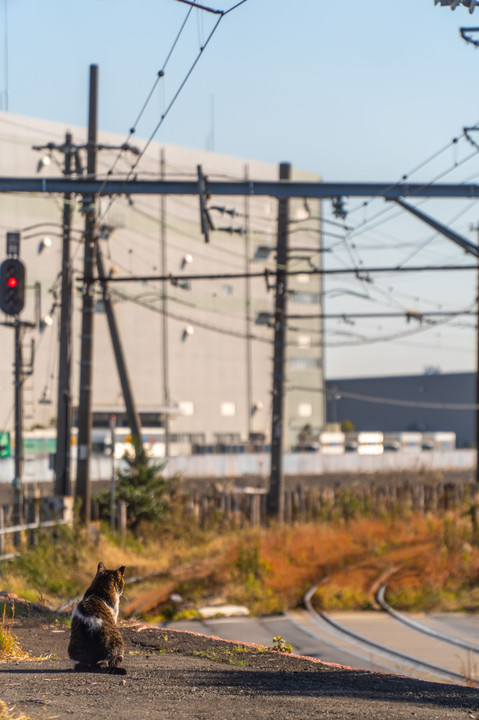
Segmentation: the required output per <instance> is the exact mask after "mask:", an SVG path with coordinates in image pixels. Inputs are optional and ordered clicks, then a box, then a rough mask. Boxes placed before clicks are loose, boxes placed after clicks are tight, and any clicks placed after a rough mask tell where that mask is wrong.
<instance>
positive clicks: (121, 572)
mask: <svg viewBox="0 0 479 720" xmlns="http://www.w3.org/2000/svg"><path fill="white" fill-rule="evenodd" d="M118 572H119V573H120V575H121V576H122V577H123V573H124V572H125V566H124V565H122V566H121V567H120V568H118Z"/></svg>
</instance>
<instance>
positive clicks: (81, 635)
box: [68, 562, 126, 675]
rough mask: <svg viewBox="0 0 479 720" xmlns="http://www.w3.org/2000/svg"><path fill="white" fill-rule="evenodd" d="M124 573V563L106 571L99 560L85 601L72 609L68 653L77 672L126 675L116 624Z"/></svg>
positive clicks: (121, 645) (121, 639) (121, 644)
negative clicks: (73, 661)
mask: <svg viewBox="0 0 479 720" xmlns="http://www.w3.org/2000/svg"><path fill="white" fill-rule="evenodd" d="M124 572H125V566H124V565H122V566H121V567H120V568H118V570H107V569H106V567H105V566H104V565H103V563H102V562H100V563H99V564H98V568H97V572H96V575H95V577H94V578H93V581H92V583H91V585H90V587H89V588H88V590H87V591H86V592H85V594H84V596H83V600H81V602H80V603H78V605H77V606H76V607H75V609H74V610H73V612H72V623H71V634H70V643H69V645H68V655H69V656H70V658H71V659H72V660H75V661H76V662H77V664H76V665H75V667H74V670H76V671H78V672H107V673H112V674H115V675H126V670H125V668H123V667H121V664H122V662H123V648H124V645H123V638H122V636H121V633H120V631H119V629H118V625H117V620H118V612H119V609H120V597H121V594H122V592H123V588H124V586H125V581H124V579H123V574H124Z"/></svg>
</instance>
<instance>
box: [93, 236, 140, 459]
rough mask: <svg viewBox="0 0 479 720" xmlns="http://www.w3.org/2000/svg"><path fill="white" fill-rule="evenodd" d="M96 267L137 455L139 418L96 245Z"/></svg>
mask: <svg viewBox="0 0 479 720" xmlns="http://www.w3.org/2000/svg"><path fill="white" fill-rule="evenodd" d="M96 266H97V270H98V276H99V278H100V282H101V287H102V297H103V305H104V307H105V313H106V317H107V320H108V327H109V329H110V336H111V342H112V344H113V352H114V354H115V360H116V366H117V368H118V375H119V376H120V384H121V389H122V392H123V398H124V400H125V407H126V414H127V416H128V425H129V426H130V430H131V434H132V436H133V447H134V448H135V454H138V451H139V450H140V449H141V447H142V443H141V422H140V416H139V415H138V412H137V410H136V405H135V400H134V398H133V393H132V391H131V385H130V378H129V376H128V371H127V368H126V362H125V357H124V354H123V347H122V344H121V340H120V334H119V332H118V325H117V322H116V317H115V313H114V310H113V305H112V302H111V296H110V292H109V290H108V283H107V280H106V278H105V269H104V267H103V257H102V253H101V249H100V245H99V244H97V245H96Z"/></svg>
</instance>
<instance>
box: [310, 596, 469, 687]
mask: <svg viewBox="0 0 479 720" xmlns="http://www.w3.org/2000/svg"><path fill="white" fill-rule="evenodd" d="M317 589H318V586H317V585H315V586H313V587H312V588H310V589H309V590H308V592H307V593H306V594H305V596H304V604H305V607H306V610H307V611H308V613H309V614H310V616H311V618H312V619H316V621H317V619H318V618H319V619H321V620H323V621H324V622H326V623H327V624H328V625H330V626H331V627H333V628H334V629H335V630H336V631H337V632H339V633H341V634H342V635H344V636H346V637H348V638H352V639H353V640H354V641H355V642H357V643H360V644H362V645H365V646H367V647H369V648H373V649H375V650H377V651H378V652H380V653H382V654H385V655H386V656H390V657H391V658H396V659H397V660H399V661H400V662H401V663H403V664H405V665H406V666H408V667H409V668H411V667H412V668H416V669H422V670H424V671H425V672H428V673H430V674H433V675H435V676H436V677H439V678H443V679H446V680H449V681H450V682H451V681H452V682H454V683H456V684H458V681H459V683H460V684H462V685H463V684H464V683H465V677H464V675H462V674H461V673H456V672H454V671H453V670H447V669H446V668H442V667H440V666H438V665H433V664H432V663H428V662H426V661H425V660H419V659H418V658H415V657H413V656H412V655H406V654H405V653H402V652H398V651H397V650H393V649H391V648H388V647H386V646H385V645H380V644H379V643H376V642H374V641H373V640H369V639H368V638H366V637H364V636H362V635H359V634H358V633H355V632H353V631H352V630H348V629H347V628H345V627H343V626H342V625H341V624H340V623H338V622H336V621H335V620H332V619H331V618H330V617H328V615H326V614H325V613H318V612H316V610H315V609H314V607H313V604H312V602H311V600H312V597H313V595H314V593H315V592H316V590H317ZM442 640H443V642H446V643H447V642H448V641H447V640H446V639H445V638H443V639H442Z"/></svg>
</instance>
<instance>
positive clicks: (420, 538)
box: [0, 510, 479, 652]
mask: <svg viewBox="0 0 479 720" xmlns="http://www.w3.org/2000/svg"><path fill="white" fill-rule="evenodd" d="M188 531H189V529H188V528H185V529H184V532H183V535H181V534H180V532H179V531H178V533H177V534H176V536H175V537H174V538H173V539H168V536H166V537H164V536H163V537H158V535H155V538H154V539H153V540H151V541H146V542H145V541H142V542H141V543H140V542H139V541H138V540H135V538H129V539H128V541H127V542H126V544H123V545H121V544H119V543H118V541H117V540H115V539H114V538H109V537H108V535H100V536H99V538H98V539H97V540H96V541H95V542H88V541H87V539H86V538H84V537H83V536H79V535H75V536H68V535H66V534H65V535H64V536H62V537H60V538H59V539H58V540H57V544H56V545H55V544H53V543H51V542H46V543H45V544H44V545H43V546H41V547H37V548H33V549H32V550H31V551H29V552H28V553H27V555H26V556H25V557H24V558H23V559H22V562H21V563H17V564H13V565H12V566H11V567H9V568H6V570H5V573H6V574H5V575H4V578H3V581H4V582H3V589H5V590H9V591H13V592H16V593H17V594H18V595H19V596H21V597H27V599H29V600H33V601H35V600H36V601H38V600H39V599H40V598H43V601H44V602H45V604H49V605H50V606H51V607H55V605H57V604H59V603H61V602H63V601H65V600H67V599H69V598H71V597H74V596H75V595H78V594H80V593H81V592H83V591H84V589H85V587H86V586H87V585H88V584H89V582H90V581H91V577H92V574H93V573H94V572H95V569H96V565H97V563H98V562H99V561H100V560H102V561H103V562H104V563H105V565H106V566H107V567H118V566H120V565H123V564H124V565H126V566H127V578H128V577H130V578H131V577H133V576H139V575H140V576H142V575H144V576H147V575H148V574H150V573H151V574H159V573H164V577H163V578H162V579H161V581H160V580H159V579H157V578H152V580H151V581H150V583H149V584H148V583H145V584H143V585H138V586H137V585H133V586H129V587H128V588H127V595H128V599H129V600H130V601H134V600H135V598H137V597H138V596H139V595H140V594H141V593H144V592H146V591H147V590H151V588H152V587H153V586H154V585H155V584H156V583H158V582H165V581H166V580H173V581H175V582H177V592H179V593H180V595H182V597H183V598H184V600H185V602H184V604H182V605H181V606H180V607H179V608H178V609H180V610H181V611H185V610H186V611H188V610H189V609H192V608H194V607H196V606H198V605H199V604H204V603H207V602H210V601H214V600H219V599H221V600H222V601H224V602H237V603H240V604H245V605H247V606H248V607H249V608H250V610H251V611H252V612H255V613H272V612H278V611H281V610H284V609H287V608H290V607H294V606H296V605H298V604H300V603H301V601H302V598H303V595H304V593H305V592H306V590H308V589H309V588H310V587H311V586H312V585H319V590H318V593H317V595H316V602H317V604H318V607H320V608H323V609H361V608H371V607H373V606H374V591H375V590H376V589H377V586H378V582H379V580H380V579H381V578H387V579H388V599H389V601H390V602H391V603H392V604H393V605H394V606H396V607H398V608H404V609H417V610H419V609H422V610H430V609H446V610H460V609H466V610H475V609H478V608H479V546H478V545H477V540H476V541H475V539H474V538H473V536H472V526H471V522H470V516H469V515H468V514H467V513H465V512H461V511H459V510H457V511H454V512H450V513H447V514H444V515H442V516H434V517H431V516H427V517H425V516H424V515H412V514H411V515H410V516H408V517H402V518H394V517H383V518H377V517H373V516H369V517H361V516H359V517H356V518H353V519H349V520H348V521H346V520H344V519H342V520H341V519H339V520H336V521H334V522H332V521H330V522H311V523H304V524H299V523H298V524H296V525H291V526H277V527H274V526H273V527H270V528H268V529H259V530H258V529H241V530H228V531H226V530H223V531H221V532H220V531H217V532H214V531H211V532H209V533H202V534H200V533H196V535H195V536H194V539H192V537H193V536H191V535H190V534H189V532H188ZM59 548H61V550H60V551H59ZM209 559H211V562H210V560H209ZM198 562H201V563H202V564H205V565H207V566H208V565H209V566H211V573H210V575H208V576H207V577H206V575H203V576H202V577H201V578H198V577H196V578H193V574H192V577H191V578H188V572H187V569H186V570H185V572H183V571H182V572H181V573H180V572H178V568H180V567H182V568H185V567H186V568H187V566H189V565H190V564H191V566H192V567H196V565H197V564H198ZM168 573H169V575H168ZM162 609H163V607H162V606H161V607H159V608H156V609H154V610H152V611H151V612H152V613H153V614H154V615H155V616H157V615H158V613H159V612H161V611H162ZM165 612H167V613H170V617H171V613H172V612H175V607H170V608H165ZM4 624H5V623H4ZM0 652H1V651H0Z"/></svg>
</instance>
